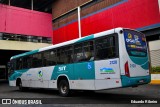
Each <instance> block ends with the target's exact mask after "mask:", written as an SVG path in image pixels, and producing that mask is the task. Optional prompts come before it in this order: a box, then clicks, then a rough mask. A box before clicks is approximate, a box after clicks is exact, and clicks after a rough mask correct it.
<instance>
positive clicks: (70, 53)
mask: <svg viewBox="0 0 160 107" xmlns="http://www.w3.org/2000/svg"><path fill="white" fill-rule="evenodd" d="M65 54H66V59H65V63H72V62H73V47H72V46H67V47H66V48H65Z"/></svg>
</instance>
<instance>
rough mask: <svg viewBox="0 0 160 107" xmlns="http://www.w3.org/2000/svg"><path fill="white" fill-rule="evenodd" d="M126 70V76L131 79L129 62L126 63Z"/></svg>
mask: <svg viewBox="0 0 160 107" xmlns="http://www.w3.org/2000/svg"><path fill="white" fill-rule="evenodd" d="M124 68H125V75H126V76H128V77H130V74H129V67H128V61H127V62H126V63H125V65H124Z"/></svg>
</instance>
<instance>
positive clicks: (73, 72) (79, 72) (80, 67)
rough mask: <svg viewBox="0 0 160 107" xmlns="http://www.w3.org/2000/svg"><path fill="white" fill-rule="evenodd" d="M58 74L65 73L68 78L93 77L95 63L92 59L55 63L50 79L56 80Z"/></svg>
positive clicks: (82, 78) (85, 78)
mask: <svg viewBox="0 0 160 107" xmlns="http://www.w3.org/2000/svg"><path fill="white" fill-rule="evenodd" d="M60 75H67V77H68V79H69V80H89V79H95V64H94V62H93V61H92V62H80V63H74V64H66V65H57V66H55V68H54V70H53V73H52V76H51V80H56V79H57V78H58V76H60Z"/></svg>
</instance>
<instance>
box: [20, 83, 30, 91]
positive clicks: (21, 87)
mask: <svg viewBox="0 0 160 107" xmlns="http://www.w3.org/2000/svg"><path fill="white" fill-rule="evenodd" d="M18 87H19V90H20V91H22V92H23V91H27V90H28V87H23V86H22V81H20V82H19V85H18Z"/></svg>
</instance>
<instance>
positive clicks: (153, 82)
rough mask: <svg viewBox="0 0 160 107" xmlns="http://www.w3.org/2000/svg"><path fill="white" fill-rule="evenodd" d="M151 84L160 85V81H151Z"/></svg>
mask: <svg viewBox="0 0 160 107" xmlns="http://www.w3.org/2000/svg"><path fill="white" fill-rule="evenodd" d="M150 84H160V80H151V82H150Z"/></svg>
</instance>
